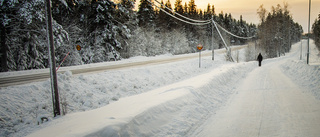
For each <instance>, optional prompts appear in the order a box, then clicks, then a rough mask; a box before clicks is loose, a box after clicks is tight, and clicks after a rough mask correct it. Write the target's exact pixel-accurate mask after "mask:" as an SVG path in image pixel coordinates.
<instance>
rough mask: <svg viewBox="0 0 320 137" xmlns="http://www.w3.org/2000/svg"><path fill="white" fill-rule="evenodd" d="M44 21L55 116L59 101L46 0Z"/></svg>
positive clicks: (50, 24)
mask: <svg viewBox="0 0 320 137" xmlns="http://www.w3.org/2000/svg"><path fill="white" fill-rule="evenodd" d="M45 4H46V19H47V21H46V23H47V41H48V50H49V52H48V53H49V64H50V81H51V92H52V103H53V115H54V117H56V116H57V115H60V103H59V92H58V82H57V72H56V61H55V55H54V45H53V33H52V15H51V2H50V0H46V3H45Z"/></svg>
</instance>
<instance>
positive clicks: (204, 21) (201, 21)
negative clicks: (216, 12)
mask: <svg viewBox="0 0 320 137" xmlns="http://www.w3.org/2000/svg"><path fill="white" fill-rule="evenodd" d="M148 1H149V0H148ZM154 1H156V2H157V3H159V4H160V5H162V6H163V7H165V8H166V9H168V10H170V11H171V12H172V13H174V14H177V15H179V16H180V17H182V18H185V19H187V20H190V21H193V22H199V23H207V22H211V19H210V20H194V19H191V18H188V17H186V16H183V15H181V14H179V13H177V12H175V11H174V10H172V9H171V8H168V7H167V6H165V5H163V4H162V3H160V2H159V1H157V0H154Z"/></svg>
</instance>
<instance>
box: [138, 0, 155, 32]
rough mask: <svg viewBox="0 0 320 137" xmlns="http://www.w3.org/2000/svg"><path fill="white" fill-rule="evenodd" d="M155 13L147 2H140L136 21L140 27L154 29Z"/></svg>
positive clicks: (145, 0) (141, 0)
mask: <svg viewBox="0 0 320 137" xmlns="http://www.w3.org/2000/svg"><path fill="white" fill-rule="evenodd" d="M155 18H156V16H155V11H154V9H153V7H152V5H151V3H149V2H148V1H147V0H140V5H139V10H138V20H139V26H140V27H149V28H152V27H155Z"/></svg>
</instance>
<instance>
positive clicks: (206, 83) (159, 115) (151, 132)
mask: <svg viewBox="0 0 320 137" xmlns="http://www.w3.org/2000/svg"><path fill="white" fill-rule="evenodd" d="M254 67H256V64H255V63H253V62H251V63H239V64H228V65H223V66H221V67H219V68H217V69H213V70H212V71H209V72H207V73H203V74H201V75H198V76H195V77H192V78H190V79H186V80H183V81H180V82H177V83H174V84H171V85H168V86H164V87H161V88H158V89H155V90H152V91H149V92H146V93H142V94H139V95H135V96H131V97H126V98H120V99H119V100H118V101H117V102H114V103H111V104H109V105H107V106H105V107H102V108H99V109H96V110H92V111H88V112H83V113H75V114H70V115H66V116H64V117H62V118H60V119H57V120H55V121H53V122H52V123H48V124H45V126H48V127H47V128H44V129H42V130H39V131H38V132H35V133H33V134H31V135H30V136H43V135H46V136H51V135H52V136H86V135H88V136H168V135H173V136H183V135H185V134H187V133H188V132H189V131H190V130H191V129H192V128H194V126H196V125H199V123H198V122H203V120H204V119H206V116H207V115H208V114H211V113H214V112H215V110H217V108H218V107H219V106H220V105H222V104H223V103H224V102H225V101H226V100H227V99H228V98H229V96H230V95H232V94H233V89H234V87H233V85H235V84H236V83H237V82H238V80H240V79H242V78H244V77H245V76H246V74H247V73H249V72H250V69H253V68H254ZM226 85H228V86H226Z"/></svg>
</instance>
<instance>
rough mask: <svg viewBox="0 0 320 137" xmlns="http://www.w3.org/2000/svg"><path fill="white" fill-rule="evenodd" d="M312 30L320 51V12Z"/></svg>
mask: <svg viewBox="0 0 320 137" xmlns="http://www.w3.org/2000/svg"><path fill="white" fill-rule="evenodd" d="M312 32H313V37H314V41H315V44H316V46H317V48H318V50H319V51H320V14H319V15H318V19H316V20H315V21H314V23H313V25H312Z"/></svg>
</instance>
